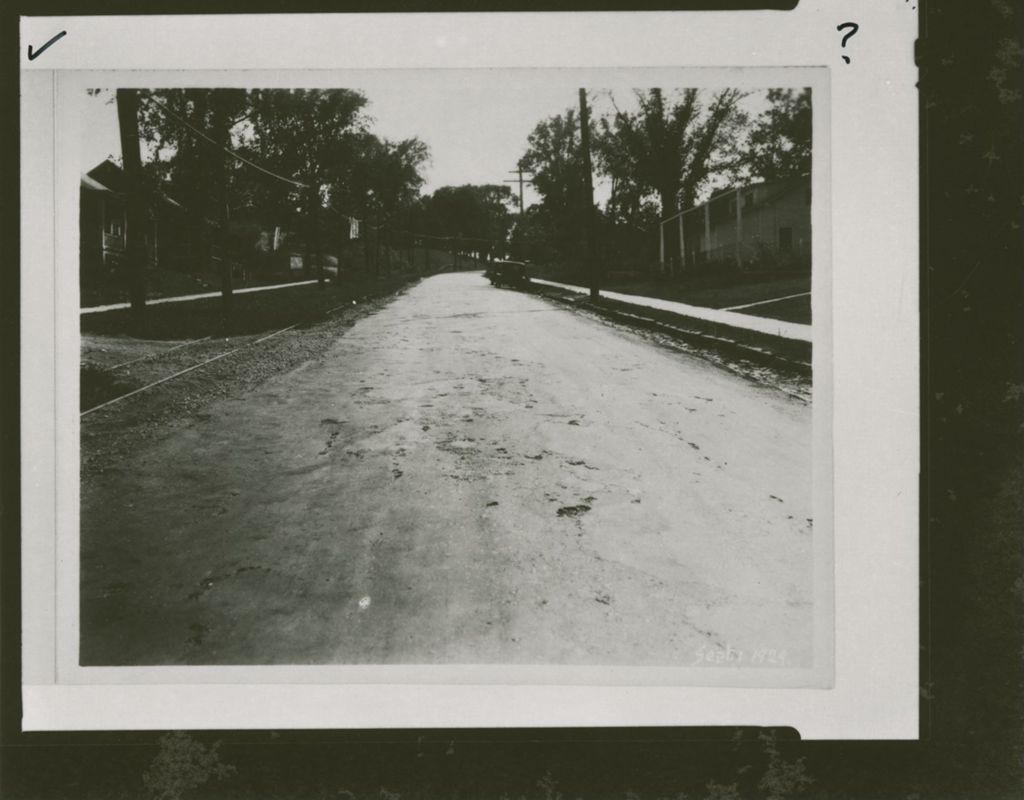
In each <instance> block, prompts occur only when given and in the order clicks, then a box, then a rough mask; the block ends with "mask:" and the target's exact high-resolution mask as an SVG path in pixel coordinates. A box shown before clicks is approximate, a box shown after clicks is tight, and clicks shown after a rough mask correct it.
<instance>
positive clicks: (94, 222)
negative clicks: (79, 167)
mask: <svg viewBox="0 0 1024 800" xmlns="http://www.w3.org/2000/svg"><path fill="white" fill-rule="evenodd" d="M127 188H128V187H127V181H126V179H125V175H124V171H123V170H122V169H121V167H119V166H118V165H117V164H115V163H114V162H113V161H110V160H109V159H108V160H106V161H103V162H102V163H100V164H98V165H96V166H95V167H93V168H92V169H91V170H89V171H88V172H87V173H85V174H84V175H82V177H81V180H80V181H79V259H80V270H81V281H82V283H83V284H84V285H88V284H95V283H99V282H103V281H104V280H106V279H107V278H109V277H110V276H111V275H112V274H114V273H116V272H118V271H119V270H120V269H121V267H122V266H123V265H124V263H125V249H126V245H127V233H128V217H127V211H126V203H127V197H128V192H127ZM145 219H146V227H145V231H144V232H143V241H144V243H145V246H146V258H147V264H148V265H149V266H150V267H158V266H159V267H161V268H163V269H183V268H185V266H186V265H187V263H188V260H187V258H186V255H185V226H186V224H187V223H186V214H185V209H184V207H183V206H182V205H181V204H180V203H178V202H177V201H175V200H173V199H171V198H170V197H168V196H167V195H165V194H163V193H156V194H155V195H154V196H153V199H152V200H151V202H150V204H149V206H148V207H147V208H146V210H145Z"/></svg>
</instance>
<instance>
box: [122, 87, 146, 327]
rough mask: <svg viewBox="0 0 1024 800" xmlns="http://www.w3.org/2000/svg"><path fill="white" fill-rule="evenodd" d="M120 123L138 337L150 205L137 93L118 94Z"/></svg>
mask: <svg viewBox="0 0 1024 800" xmlns="http://www.w3.org/2000/svg"><path fill="white" fill-rule="evenodd" d="M117 121H118V127H119V129H120V134H121V158H122V161H123V163H124V175H125V181H126V183H127V186H128V204H127V207H126V209H125V217H126V219H125V222H126V227H127V230H126V231H125V239H126V241H125V249H126V251H127V252H126V256H127V259H128V270H129V295H130V298H131V309H132V310H131V313H132V325H133V327H134V329H135V332H136V335H139V336H141V335H143V334H144V333H145V329H146V243H145V240H144V239H143V236H144V235H145V225H146V211H145V207H146V203H145V194H144V192H143V188H142V155H141V153H140V150H139V96H138V93H137V91H136V90H134V89H118V90H117Z"/></svg>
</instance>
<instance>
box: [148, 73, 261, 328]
mask: <svg viewBox="0 0 1024 800" xmlns="http://www.w3.org/2000/svg"><path fill="white" fill-rule="evenodd" d="M140 111H141V114H140V129H141V132H142V136H143V138H144V140H145V142H146V144H147V146H148V148H149V150H150V153H151V160H150V163H149V164H148V171H149V174H150V177H151V179H152V180H153V181H154V182H157V183H160V184H163V185H164V186H165V187H166V188H167V190H168V192H169V193H171V194H173V195H175V196H177V197H179V198H181V199H182V201H183V203H184V206H185V209H186V214H187V216H188V220H189V224H188V228H187V230H188V237H189V250H190V254H191V258H192V259H193V262H194V263H195V264H196V266H197V267H198V268H200V269H205V268H206V267H207V265H208V264H209V263H210V261H211V255H212V254H211V247H212V245H213V244H214V243H216V244H218V245H219V248H220V266H219V272H220V278H221V293H222V297H223V303H224V309H225V311H230V308H231V296H232V287H231V254H230V248H229V247H228V223H229V219H230V214H229V211H228V206H229V204H230V203H231V201H232V199H233V196H234V194H235V190H234V185H235V184H236V183H237V180H238V174H239V169H238V167H239V165H238V164H237V162H236V161H234V160H233V159H231V157H230V156H229V155H228V153H227V152H225V151H227V150H230V149H231V148H232V146H233V143H234V139H235V131H236V129H237V128H238V126H239V125H240V124H241V123H242V122H244V121H245V120H246V119H247V118H248V113H249V104H248V96H247V93H246V92H245V90H242V89H163V90H154V91H149V92H144V93H142V105H141V109H140Z"/></svg>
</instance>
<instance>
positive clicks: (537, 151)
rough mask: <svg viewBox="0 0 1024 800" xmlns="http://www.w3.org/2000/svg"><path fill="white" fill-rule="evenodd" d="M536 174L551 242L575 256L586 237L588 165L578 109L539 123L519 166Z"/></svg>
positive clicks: (537, 186)
mask: <svg viewBox="0 0 1024 800" xmlns="http://www.w3.org/2000/svg"><path fill="white" fill-rule="evenodd" d="M518 166H519V167H520V168H521V169H522V170H523V171H527V172H532V173H533V186H534V188H535V189H536V190H537V193H538V194H540V196H541V203H540V205H541V209H542V211H543V213H544V215H545V217H547V220H548V224H549V226H550V230H551V233H552V241H551V245H552V246H553V247H554V249H555V251H556V252H557V253H558V254H559V255H561V256H562V257H563V258H570V257H575V255H576V253H577V252H578V248H579V245H580V242H581V240H582V236H583V225H584V221H585V214H584V205H583V203H584V195H585V186H584V165H583V158H582V151H581V144H580V126H579V117H578V114H577V112H576V109H574V108H570V109H568V110H566V111H565V113H563V114H559V115H555V116H553V117H548V118H547V119H545V120H542V121H541V122H539V123H537V126H536V127H535V128H534V129H533V131H532V132H531V133H530V136H529V138H528V139H527V150H526V153H525V154H524V155H523V157H522V158H521V159H519V165H518Z"/></svg>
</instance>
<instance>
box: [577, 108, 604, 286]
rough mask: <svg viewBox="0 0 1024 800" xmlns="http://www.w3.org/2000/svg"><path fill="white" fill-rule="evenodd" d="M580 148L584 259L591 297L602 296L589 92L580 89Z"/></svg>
mask: <svg viewBox="0 0 1024 800" xmlns="http://www.w3.org/2000/svg"><path fill="white" fill-rule="evenodd" d="M580 148H581V149H582V151H583V258H584V260H585V262H586V265H587V272H589V273H590V296H591V298H593V299H596V298H598V297H600V296H601V286H600V281H599V280H598V274H597V261H596V260H595V259H594V176H593V174H592V171H591V166H590V111H589V109H588V108H587V90H586V89H580Z"/></svg>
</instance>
